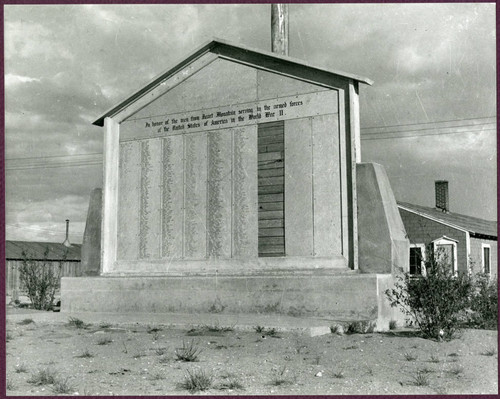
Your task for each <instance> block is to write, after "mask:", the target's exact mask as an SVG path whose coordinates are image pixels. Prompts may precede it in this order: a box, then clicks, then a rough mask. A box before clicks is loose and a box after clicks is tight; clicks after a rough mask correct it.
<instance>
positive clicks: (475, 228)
mask: <svg viewBox="0 0 500 399" xmlns="http://www.w3.org/2000/svg"><path fill="white" fill-rule="evenodd" d="M398 206H399V207H400V208H401V209H405V210H408V211H410V212H414V213H417V214H419V215H421V216H424V217H428V218H430V219H434V220H437V221H438V222H441V223H444V224H447V225H450V226H452V227H457V228H459V229H462V230H466V231H468V232H469V233H471V234H476V235H485V236H491V237H498V224H497V222H496V221H492V220H484V219H479V218H475V217H472V216H467V215H461V214H458V213H453V212H442V211H441V210H439V209H436V208H430V207H427V206H421V205H414V204H409V203H406V202H399V201H398Z"/></svg>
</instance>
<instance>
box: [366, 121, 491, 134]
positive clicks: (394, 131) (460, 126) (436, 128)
mask: <svg viewBox="0 0 500 399" xmlns="http://www.w3.org/2000/svg"><path fill="white" fill-rule="evenodd" d="M491 124H496V122H487V123H480V124H476V123H473V124H468V125H457V126H436V127H433V128H424V129H409V130H392V131H389V132H373V133H365V136H376V135H379V134H393V133H407V132H423V131H427V130H439V129H441V130H442V129H456V128H463V127H471V126H474V127H479V128H481V129H483V130H485V129H484V128H483V127H482V126H485V125H491Z"/></svg>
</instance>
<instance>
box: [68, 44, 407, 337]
mask: <svg viewBox="0 0 500 399" xmlns="http://www.w3.org/2000/svg"><path fill="white" fill-rule="evenodd" d="M371 83H372V82H371V81H370V80H369V79H367V78H363V77H360V76H356V75H353V74H349V73H343V72H337V71H329V70H325V69H322V68H318V67H314V66H311V65H309V64H307V63H305V62H303V61H300V60H297V59H294V58H291V57H289V56H287V55H282V54H277V53H275V52H265V51H261V50H256V49H250V48H247V47H243V46H240V45H236V44H232V43H228V42H226V41H223V40H218V39H216V40H212V41H210V42H208V43H207V44H205V45H203V46H202V47H200V48H199V49H197V50H195V51H193V52H192V53H191V54H189V55H188V56H187V57H185V58H184V59H183V60H182V61H180V62H179V63H177V64H175V65H174V66H173V67H171V68H170V69H168V70H167V71H165V72H164V73H162V74H161V75H159V76H158V77H157V78H155V79H153V80H152V81H151V82H150V83H148V84H147V85H146V86H144V87H143V88H142V89H140V90H139V91H137V92H135V93H133V94H132V95H131V96H129V97H128V98H127V99H125V100H124V101H122V102H120V103H119V104H117V105H116V106H115V107H113V108H112V109H110V110H108V111H107V112H105V113H104V114H103V115H102V116H101V117H100V118H98V119H97V120H96V121H95V122H94V124H96V125H98V126H103V127H104V187H103V208H102V232H101V237H102V241H101V251H102V252H101V262H100V263H101V270H100V276H96V277H90V276H89V277H80V278H66V279H63V283H62V310H63V311H101V312H112V311H113V312H114V311H121V312H188V313H191V312H206V313H208V312H215V313H217V312H224V313H230V314H240V313H260V314H278V315H280V314H283V315H291V316H300V317H309V316H314V317H323V318H328V319H331V320H369V321H373V322H376V323H377V328H378V329H386V328H387V325H388V322H389V320H390V319H391V318H394V317H396V316H395V315H394V314H393V310H392V309H390V307H389V305H388V303H386V301H385V299H384V298H383V293H382V292H383V290H384V289H385V287H389V286H390V285H391V284H392V281H393V276H394V274H396V273H397V272H399V271H402V270H403V271H404V270H407V268H408V265H407V262H408V260H407V259H408V256H407V253H408V242H407V240H406V239H405V238H404V227H402V226H403V225H402V222H401V220H400V219H398V218H399V213H398V210H397V207H396V203H395V201H394V198H393V196H392V191H391V190H390V186H388V180H387V179H386V177H385V173H384V172H383V169H381V168H380V167H379V166H377V165H375V166H374V165H371V164H360V161H361V157H360V129H359V94H358V93H359V86H360V85H361V84H363V85H366V84H368V85H369V84H371ZM357 168H362V169H363V172H362V173H361V175H362V177H361V179H362V180H361V181H358V182H357V181H356V176H357V172H356V169H357ZM371 172H372V173H371ZM384 179H385V180H384ZM360 184H361V185H362V187H363V190H362V191H363V196H362V197H359V198H358V195H357V187H359V185H360ZM359 207H362V208H363V209H360V211H359V212H358V208H359ZM358 213H359V214H360V218H361V219H362V220H363V223H368V224H369V223H372V221H373V220H372V219H370V218H371V217H372V216H373V215H376V216H377V218H376V223H377V225H376V226H373V225H370V226H364V225H362V224H360V223H359V222H358ZM366 215H371V216H370V217H368V218H367V217H366ZM401 228H402V232H401V231H400V229H401ZM365 231H366V232H367V233H366V234H365V233H364V232H365ZM379 241H380V242H379ZM379 244H380V245H379ZM373 247H377V257H378V258H380V259H376V260H375V261H374V262H369V261H366V259H369V258H370V253H369V251H371V250H372V248H373ZM359 259H363V264H359ZM405 262H406V264H405Z"/></svg>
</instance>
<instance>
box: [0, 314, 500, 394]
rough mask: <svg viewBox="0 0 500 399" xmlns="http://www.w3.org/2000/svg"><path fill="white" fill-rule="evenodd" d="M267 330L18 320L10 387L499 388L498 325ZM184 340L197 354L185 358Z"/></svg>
mask: <svg viewBox="0 0 500 399" xmlns="http://www.w3.org/2000/svg"><path fill="white" fill-rule="evenodd" d="M83 322H85V320H83ZM257 330H259V328H258V326H256V328H255V331H238V330H231V331H223V329H221V328H219V327H217V326H202V327H198V328H196V329H194V330H193V329H191V330H190V329H188V328H186V329H179V328H175V329H174V328H169V327H168V326H153V325H149V326H148V325H134V326H130V327H123V326H119V327H118V326H117V327H113V326H108V325H103V324H101V325H85V326H75V325H70V324H42V323H35V322H30V319H29V318H27V319H25V320H24V321H22V322H17V323H14V322H8V323H7V347H6V349H7V359H6V360H7V363H6V366H7V367H6V372H7V387H8V389H7V394H8V395H9V396H11V395H50V396H52V395H56V394H57V393H58V391H59V392H65V393H64V394H65V395H86V396H94V395H177V396H178V395H191V394H192V393H195V394H200V395H343V394H349V395H360V394H370V395H374V394H381V395H384V394H465V393H470V394H472V393H475V394H487V393H488V394H496V393H498V367H497V366H498V351H497V332H496V331H484V330H465V331H463V332H462V333H461V336H460V337H458V338H457V339H454V340H452V341H450V342H436V341H432V340H426V339H422V338H419V337H418V336H415V333H413V332H411V331H410V332H409V331H406V330H405V331H399V332H398V330H395V331H391V332H389V333H370V334H353V335H342V336H339V335H336V334H328V335H323V336H318V337H308V336H304V335H299V334H296V333H291V332H280V331H273V330H269V329H267V330H264V331H257ZM183 346H184V348H185V349H186V348H187V347H189V346H192V349H193V350H195V351H196V352H197V354H198V359H197V361H192V362H189V361H182V360H178V356H177V355H178V354H179V355H180V354H182V353H183V352H186V351H183V350H182V349H180V348H183ZM198 352H199V353H198ZM184 354H185V353H184ZM40 372H42V373H45V375H46V376H47V375H49V376H52V377H54V379H55V382H54V381H50V379H47V378H46V381H43V379H41V378H40V375H41V374H40ZM200 373H201V374H202V375H201V377H205V380H208V385H210V387H209V388H208V389H206V390H203V391H189V390H188V389H187V386H186V384H185V383H186V380H187V376H189V374H191V375H192V376H194V377H196V376H197V377H200ZM37 378H38V381H37ZM30 381H31V382H30ZM202 382H203V381H202ZM205 382H207V381H205Z"/></svg>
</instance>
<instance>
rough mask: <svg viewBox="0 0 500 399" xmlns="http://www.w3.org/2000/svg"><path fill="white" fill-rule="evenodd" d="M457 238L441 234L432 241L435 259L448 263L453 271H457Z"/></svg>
mask: <svg viewBox="0 0 500 399" xmlns="http://www.w3.org/2000/svg"><path fill="white" fill-rule="evenodd" d="M457 243H458V241H457V240H453V239H452V238H448V237H446V236H443V237H441V238H439V239H437V240H434V241H433V242H432V244H433V246H434V256H435V257H436V261H437V262H440V263H443V264H445V265H448V266H449V267H450V269H451V271H452V272H453V273H457V271H458V267H457Z"/></svg>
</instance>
